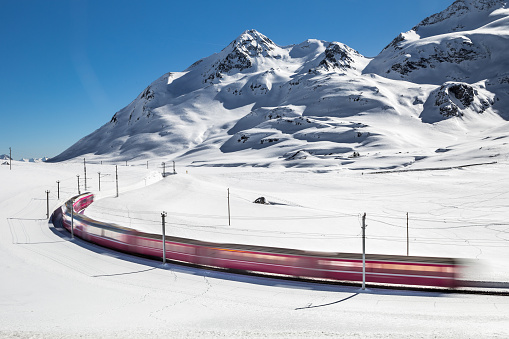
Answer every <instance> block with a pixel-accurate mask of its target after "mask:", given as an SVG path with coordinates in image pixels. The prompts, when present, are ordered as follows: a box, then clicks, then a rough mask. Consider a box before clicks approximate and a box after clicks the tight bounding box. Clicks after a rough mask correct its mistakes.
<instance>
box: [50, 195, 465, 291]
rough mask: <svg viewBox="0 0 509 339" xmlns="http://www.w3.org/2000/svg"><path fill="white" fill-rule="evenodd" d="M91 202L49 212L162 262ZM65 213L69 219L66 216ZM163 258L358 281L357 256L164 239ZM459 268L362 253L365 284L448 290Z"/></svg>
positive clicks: (155, 242)
mask: <svg viewBox="0 0 509 339" xmlns="http://www.w3.org/2000/svg"><path fill="white" fill-rule="evenodd" d="M93 200H94V196H93V194H91V193H85V194H81V195H78V196H75V197H73V198H72V199H70V200H69V201H67V202H66V204H65V205H64V206H62V207H60V209H59V210H57V211H55V213H57V212H58V214H60V213H61V214H62V223H63V225H64V227H65V228H67V229H68V230H69V231H70V230H71V224H73V232H74V234H75V235H76V236H78V237H80V238H82V239H84V240H87V241H89V242H92V243H95V244H98V245H101V246H104V247H108V248H111V249H114V250H118V251H122V252H126V253H131V254H136V255H142V256H148V257H154V258H163V242H162V235H161V234H150V233H143V232H139V231H137V230H135V229H131V228H126V227H121V226H117V225H114V224H108V223H104V222H100V221H97V220H93V219H91V218H89V217H87V216H85V215H83V210H84V209H85V208H86V207H87V206H89V205H90V204H91V203H92V202H93ZM71 208H72V209H74V212H75V213H74V215H73V216H71V213H70V212H71ZM165 240H166V258H167V259H168V260H172V261H176V262H184V263H188V264H194V265H199V266H204V267H207V266H208V267H217V268H223V269H229V270H232V271H236V272H256V273H262V274H270V275H279V276H286V277H299V278H305V279H319V280H333V281H344V282H360V281H362V266H363V264H362V255H361V254H358V253H357V254H355V253H325V252H323V253H322V252H311V251H302V250H294V249H285V248H275V247H265V246H248V245H240V244H222V243H212V242H205V241H198V240H193V239H185V238H178V237H172V236H166V237H165ZM460 268H461V265H459V264H458V263H457V261H456V260H455V259H451V258H437V257H416V256H396V255H374V254H366V282H367V283H379V284H397V285H418V286H433V287H445V288H453V287H457V286H458V279H457V277H458V274H459V270H460Z"/></svg>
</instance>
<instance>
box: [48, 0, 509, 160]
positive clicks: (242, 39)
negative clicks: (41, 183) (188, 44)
mask: <svg viewBox="0 0 509 339" xmlns="http://www.w3.org/2000/svg"><path fill="white" fill-rule="evenodd" d="M508 14H509V10H507V9H506V5H505V2H503V1H496V0H458V1H456V2H454V3H453V4H452V5H451V6H450V7H449V8H448V9H446V10H445V11H443V12H441V13H438V14H436V15H433V16H431V17H429V18H427V19H425V20H424V21H423V22H421V23H420V24H419V25H417V26H416V27H414V28H413V29H412V30H411V31H409V32H407V33H402V34H401V35H400V36H399V37H397V38H396V39H395V40H394V41H393V42H392V43H391V44H390V45H389V46H387V47H386V48H385V49H384V50H383V51H382V52H381V53H380V54H379V55H378V56H377V57H375V58H374V59H369V58H366V57H364V56H362V55H361V54H359V53H358V52H357V51H355V50H353V49H351V48H350V47H348V46H346V45H344V44H342V43H339V42H326V41H321V40H314V39H310V40H307V41H305V42H303V43H301V44H297V45H291V46H278V45H277V44H275V43H274V42H273V41H271V40H270V39H269V38H267V37H266V36H264V35H263V34H261V33H259V32H257V31H255V30H249V31H245V32H244V33H242V34H241V35H240V36H239V37H237V38H236V39H235V40H234V41H232V43H230V44H229V45H228V46H227V47H226V48H225V49H223V50H222V51H221V52H219V53H216V54H214V55H211V56H209V57H206V58H204V59H201V60H199V61H197V62H195V63H194V64H193V65H191V66H190V67H189V68H188V69H186V70H185V71H184V72H177V73H167V74H165V75H163V76H162V77H161V78H159V79H157V80H156V81H154V82H153V83H152V84H151V85H150V86H148V87H147V88H146V89H145V90H144V91H143V92H142V93H141V94H140V95H139V96H138V97H137V98H136V99H135V100H134V101H133V102H132V103H130V104H129V105H128V106H126V107H125V108H124V109H122V110H120V111H119V112H117V113H116V114H115V115H114V116H113V117H112V119H111V121H110V122H109V123H107V124H105V125H104V126H102V127H101V128H100V129H98V130H97V131H95V132H94V133H92V134H90V135H88V136H86V137H85V138H83V139H82V140H80V141H78V142H77V143H76V144H75V145H73V146H71V147H70V148H69V149H67V150H66V151H64V152H63V153H62V154H60V155H58V156H57V157H55V158H53V159H52V161H62V160H68V159H71V158H74V157H77V156H80V157H87V158H88V159H91V160H102V159H108V160H134V159H146V158H153V157H157V158H165V157H166V158H168V157H169V158H172V159H176V160H178V161H181V162H182V161H183V162H194V163H195V164H196V165H203V164H209V165H210V164H213V165H229V166H232V165H242V164H249V165H257V166H272V165H281V166H286V167H291V166H308V165H314V164H318V163H320V164H322V165H326V166H347V167H351V168H363V166H364V165H363V163H369V164H374V163H373V162H371V161H364V159H363V157H370V158H373V157H377V158H380V159H386V158H387V157H391V158H392V159H393V161H391V164H389V165H388V167H401V166H407V165H408V164H409V162H408V159H407V157H401V158H400V159H398V156H397V155H398V154H401V153H411V154H413V153H419V154H418V155H417V156H422V155H423V154H424V155H426V156H432V155H436V154H437V152H436V150H437V149H444V148H448V149H450V148H451V147H452V146H453V145H463V146H461V147H462V148H465V147H466V148H471V149H472V150H475V149H477V148H478V146H477V144H478V142H480V141H482V140H483V138H485V137H487V136H490V137H493V138H499V137H500V138H502V137H505V136H507V130H508V129H509V128H507V127H508V123H507V120H509V112H508V111H507V109H506V107H507V105H508V104H509V80H508V79H509V73H508V72H507V71H506V70H507V69H508V66H509V61H507V60H509V58H508V57H509V55H508V54H507V53H508V52H507V51H508V49H507V48H506V46H507V42H508V40H507V38H508V37H509V17H508ZM502 126H505V127H506V128H501V127H502ZM494 129H496V130H497V134H496V135H492V134H490V133H491V131H493V130H494ZM498 147H500V148H501V149H502V153H503V152H507V151H508V149H507V147H505V144H504V143H500V145H498ZM450 154H452V153H448V155H450ZM439 155H440V156H443V154H439ZM492 155H493V154H492V153H489V154H488V153H486V154H485V155H484V157H485V158H487V157H491V156H492ZM481 157H482V156H481ZM375 163H376V162H375ZM410 163H413V162H410ZM384 166H385V165H381V166H378V167H377V168H384Z"/></svg>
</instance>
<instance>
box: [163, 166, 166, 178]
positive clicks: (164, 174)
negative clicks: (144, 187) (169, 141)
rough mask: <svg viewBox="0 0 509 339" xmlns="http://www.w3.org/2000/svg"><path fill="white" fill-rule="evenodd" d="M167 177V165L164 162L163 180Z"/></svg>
mask: <svg viewBox="0 0 509 339" xmlns="http://www.w3.org/2000/svg"><path fill="white" fill-rule="evenodd" d="M165 176H166V164H165V163H164V162H163V178H164V177H165Z"/></svg>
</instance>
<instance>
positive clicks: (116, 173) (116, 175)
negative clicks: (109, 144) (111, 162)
mask: <svg viewBox="0 0 509 339" xmlns="http://www.w3.org/2000/svg"><path fill="white" fill-rule="evenodd" d="M115 181H116V183H117V198H118V171H117V165H115Z"/></svg>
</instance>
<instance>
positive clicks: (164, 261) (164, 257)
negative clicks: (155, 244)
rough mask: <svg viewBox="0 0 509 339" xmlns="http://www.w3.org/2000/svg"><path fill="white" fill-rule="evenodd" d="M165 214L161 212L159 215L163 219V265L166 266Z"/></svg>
mask: <svg viewBox="0 0 509 339" xmlns="http://www.w3.org/2000/svg"><path fill="white" fill-rule="evenodd" d="M166 215H167V214H166V212H164V211H163V213H161V218H162V219H163V264H166V225H165V219H164V218H166Z"/></svg>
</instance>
